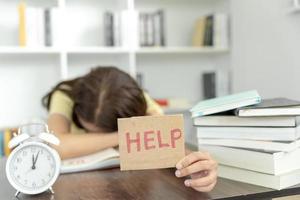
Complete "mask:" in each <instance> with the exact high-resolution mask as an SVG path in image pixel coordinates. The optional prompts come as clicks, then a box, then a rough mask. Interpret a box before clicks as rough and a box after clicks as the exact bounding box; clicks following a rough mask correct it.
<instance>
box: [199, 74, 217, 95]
mask: <svg viewBox="0 0 300 200" xmlns="http://www.w3.org/2000/svg"><path fill="white" fill-rule="evenodd" d="M216 81H217V80H216V73H215V72H205V73H203V74H202V86H203V98H204V99H211V98H215V97H216V93H217V91H216V90H217V88H216V85H217V84H216Z"/></svg>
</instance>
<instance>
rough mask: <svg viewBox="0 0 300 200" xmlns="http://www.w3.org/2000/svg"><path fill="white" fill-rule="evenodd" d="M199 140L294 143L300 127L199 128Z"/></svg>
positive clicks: (299, 135)
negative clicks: (221, 139)
mask: <svg viewBox="0 0 300 200" xmlns="http://www.w3.org/2000/svg"><path fill="white" fill-rule="evenodd" d="M197 137H199V138H211V139H213V138H223V139H248V140H273V141H294V140H297V139H298V138H300V133H299V127H288V128H281V127H279V128H278V127H251V128H249V127H197Z"/></svg>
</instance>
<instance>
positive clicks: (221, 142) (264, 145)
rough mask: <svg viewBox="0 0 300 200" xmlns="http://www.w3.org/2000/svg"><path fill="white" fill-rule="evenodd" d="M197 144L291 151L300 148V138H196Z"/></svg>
mask: <svg viewBox="0 0 300 200" xmlns="http://www.w3.org/2000/svg"><path fill="white" fill-rule="evenodd" d="M198 144H199V145H214V146H215V145H217V146H225V147H237V148H247V149H255V150H264V151H283V152H291V151H294V150H296V149H298V148H300V140H296V141H292V142H283V141H262V140H246V139H218V138H217V139H207V138H205V139H204V138H198Z"/></svg>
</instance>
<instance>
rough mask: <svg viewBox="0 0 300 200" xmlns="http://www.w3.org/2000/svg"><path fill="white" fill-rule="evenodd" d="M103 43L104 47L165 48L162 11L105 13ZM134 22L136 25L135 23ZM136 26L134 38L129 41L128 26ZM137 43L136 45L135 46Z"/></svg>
mask: <svg viewBox="0 0 300 200" xmlns="http://www.w3.org/2000/svg"><path fill="white" fill-rule="evenodd" d="M103 20H104V21H103V24H104V27H103V30H104V41H105V45H106V46H129V45H133V46H147V47H150V46H165V31H164V26H165V25H164V23H165V19H164V11H163V10H161V9H160V10H157V11H154V12H140V13H138V12H136V11H135V12H132V13H130V12H129V11H122V12H120V13H117V12H112V11H106V12H105V13H104V16H103ZM135 22H136V23H135ZM135 25H136V26H137V28H136V31H137V33H135V34H137V35H136V36H137V37H136V38H137V40H138V41H131V40H130V38H132V37H131V36H130V35H132V34H133V33H132V32H130V33H129V32H128V30H129V29H128V28H129V26H135ZM136 42H137V44H136Z"/></svg>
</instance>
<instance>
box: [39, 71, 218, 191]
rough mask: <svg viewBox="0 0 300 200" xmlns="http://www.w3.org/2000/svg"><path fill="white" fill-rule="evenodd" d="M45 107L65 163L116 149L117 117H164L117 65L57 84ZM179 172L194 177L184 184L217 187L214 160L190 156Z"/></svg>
mask: <svg viewBox="0 0 300 200" xmlns="http://www.w3.org/2000/svg"><path fill="white" fill-rule="evenodd" d="M43 104H44V106H45V107H46V108H47V109H48V111H49V118H48V125H49V128H50V130H52V131H54V132H55V133H56V134H57V136H58V137H59V139H60V141H61V144H60V145H59V147H56V148H57V151H58V152H59V154H60V156H61V158H62V159H66V158H71V157H77V156H82V155H87V154H90V153H95V152H97V151H100V150H102V149H105V148H109V147H116V146H118V135H117V119H118V118H125V117H132V116H144V115H156V114H163V112H162V110H161V108H160V107H159V106H158V105H157V104H156V103H155V102H154V101H153V100H152V99H151V98H150V97H149V96H148V94H147V93H144V92H143V91H142V89H141V88H140V87H139V86H138V85H137V83H136V82H135V80H134V79H133V78H132V77H131V76H130V75H128V74H127V73H125V72H123V71H121V70H119V69H117V68H115V67H97V68H95V69H93V70H92V71H91V72H90V73H88V74H87V75H85V76H82V77H78V78H76V79H73V80H69V81H63V82H61V83H59V84H58V85H57V86H55V87H54V89H53V90H52V91H51V92H49V93H48V94H47V95H46V96H45V97H44V98H43ZM176 168H177V171H176V174H175V175H176V176H177V177H183V176H188V175H191V179H190V180H186V181H185V185H186V186H190V187H193V188H194V189H196V190H199V191H210V190H211V189H212V188H213V187H214V185H215V184H216V162H215V161H214V160H213V159H212V158H211V157H210V156H209V155H208V154H206V153H201V152H194V153H191V154H190V155H188V156H186V157H185V158H183V159H182V160H181V161H180V162H178V164H177V165H176Z"/></svg>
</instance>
